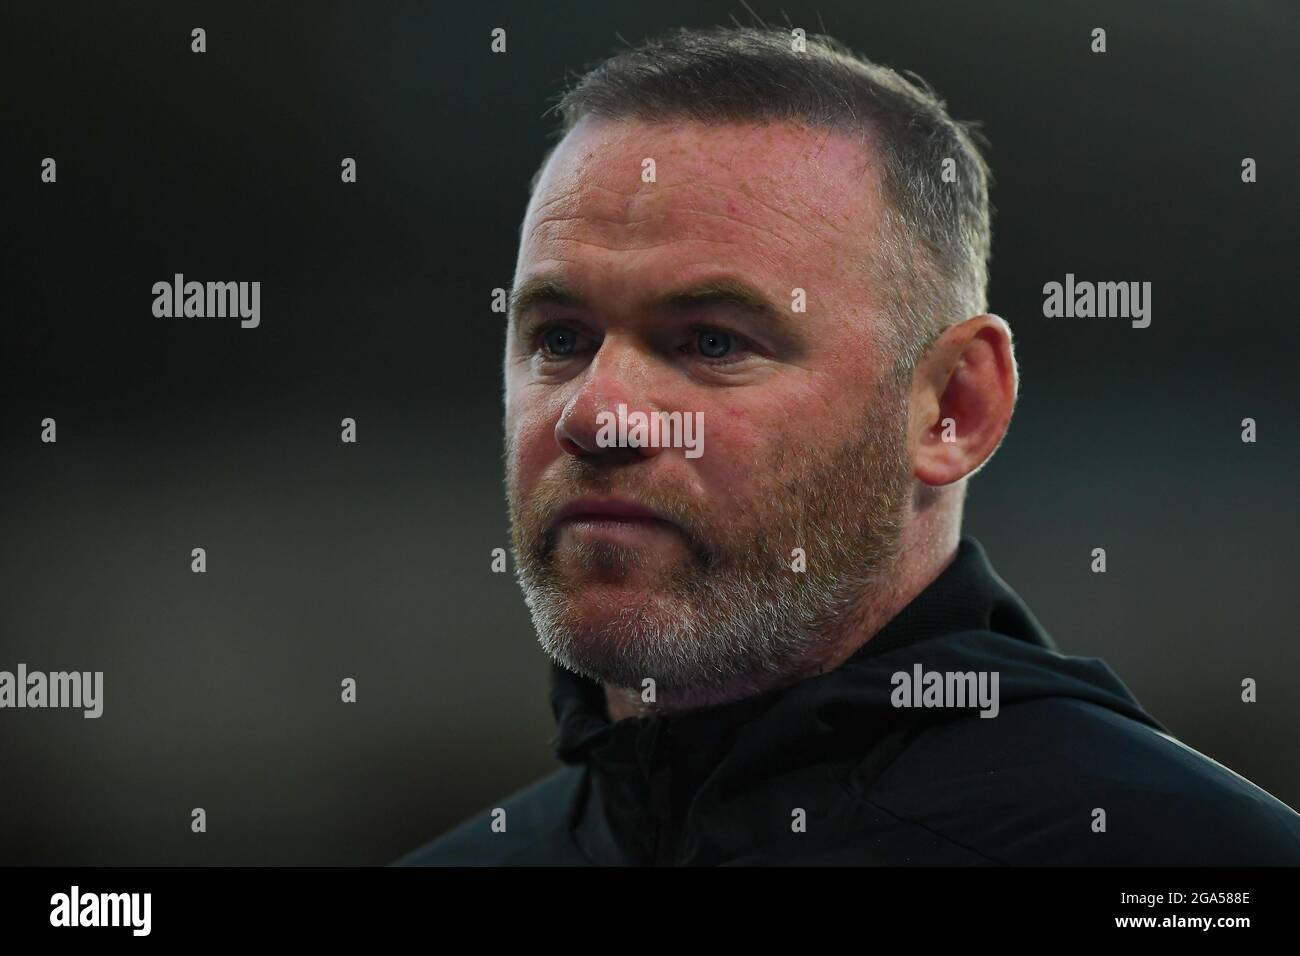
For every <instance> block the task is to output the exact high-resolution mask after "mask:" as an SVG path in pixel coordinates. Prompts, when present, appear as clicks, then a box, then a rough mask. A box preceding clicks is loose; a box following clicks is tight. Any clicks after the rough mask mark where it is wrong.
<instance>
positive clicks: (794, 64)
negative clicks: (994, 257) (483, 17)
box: [533, 26, 993, 371]
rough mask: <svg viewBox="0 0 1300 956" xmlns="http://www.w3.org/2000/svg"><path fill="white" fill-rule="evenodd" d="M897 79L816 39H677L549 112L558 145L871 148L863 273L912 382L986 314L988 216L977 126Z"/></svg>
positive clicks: (635, 55) (766, 35) (624, 60)
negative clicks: (654, 137) (954, 332)
mask: <svg viewBox="0 0 1300 956" xmlns="http://www.w3.org/2000/svg"><path fill="white" fill-rule="evenodd" d="M797 40H801V41H802V48H801V49H800V48H799V47H800V45H801V44H800V43H798V42H796V41H797ZM909 76H910V77H911V78H912V79H910V80H909V79H906V78H904V77H903V76H901V75H899V74H898V73H896V72H895V71H894V70H892V69H890V68H889V67H886V66H882V65H879V64H876V63H872V62H871V61H870V60H868V59H866V58H865V57H862V56H860V55H857V54H855V53H853V52H852V51H850V50H849V49H848V48H847V47H845V46H844V45H843V44H841V43H840V42H839V41H837V40H835V39H833V38H832V37H829V36H825V35H821V34H814V35H810V36H806V37H803V36H799V35H797V34H796V33H795V32H794V31H785V30H781V29H774V28H767V27H762V28H759V27H739V26H738V27H725V26H720V27H709V28H705V29H687V28H682V29H680V30H677V31H673V32H671V33H667V34H664V35H662V36H659V37H656V38H653V39H650V40H646V41H645V42H643V43H642V44H640V45H639V46H636V47H632V48H629V49H626V50H621V51H619V52H618V53H616V54H614V55H613V56H611V57H610V58H608V59H606V60H604V61H603V62H601V63H599V64H597V65H596V66H595V67H593V68H592V69H590V70H589V71H588V72H587V73H586V74H585V75H583V76H581V77H580V78H578V80H577V82H576V83H575V84H574V85H573V86H571V87H570V89H568V90H567V92H565V93H563V94H562V95H561V97H560V98H559V101H558V102H557V103H556V105H555V106H554V107H552V110H551V111H548V112H557V113H558V114H559V115H560V116H561V117H562V120H563V123H562V128H561V129H560V130H559V133H560V135H563V134H565V133H567V132H569V131H570V130H571V129H573V127H574V126H575V125H577V123H578V121H579V120H581V119H582V118H583V117H586V116H593V117H597V118H604V119H613V120H619V119H631V120H642V121H648V122H657V121H664V120H670V121H671V120H679V119H685V120H693V121H698V122H703V123H708V124H720V123H728V122H769V121H788V122H796V123H802V124H804V125H808V126H811V127H814V128H824V129H828V130H831V131H834V132H839V133H843V134H847V135H850V136H854V137H856V138H858V139H859V141H860V142H861V143H863V145H864V146H865V145H866V144H867V143H868V142H870V143H872V144H873V145H874V150H875V151H874V156H875V158H876V160H877V161H878V162H879V164H880V182H881V187H882V190H883V192H884V195H883V196H881V197H880V199H881V200H882V201H881V204H880V205H881V208H882V210H883V214H882V230H881V232H882V234H881V237H880V240H881V241H880V246H879V248H878V249H877V250H876V254H875V255H874V256H871V257H870V258H869V260H868V262H867V264H868V266H869V267H870V268H871V270H872V274H873V276H874V277H875V279H876V280H877V281H878V282H879V283H880V285H881V287H882V289H883V290H884V295H885V300H886V301H885V308H886V309H887V311H888V313H889V314H890V316H891V317H892V318H893V320H894V321H893V322H892V323H891V328H892V329H893V330H894V334H895V336H896V341H895V342H894V343H893V349H894V358H895V368H896V370H898V371H904V370H907V371H910V370H911V369H912V368H914V367H915V364H916V361H917V360H918V359H919V358H920V357H921V355H923V354H924V352H925V350H926V349H927V348H929V346H930V345H931V344H932V343H933V341H934V340H935V339H936V338H937V337H938V336H939V335H941V334H942V333H943V331H944V330H945V329H946V328H947V327H948V326H949V325H952V324H954V323H956V322H959V321H962V320H964V319H966V318H969V317H970V316H972V315H978V314H980V313H982V312H984V311H985V310H986V309H987V287H988V262H989V259H990V240H991V220H992V212H993V210H992V206H991V204H990V202H989V187H990V185H991V182H992V175H991V173H990V171H989V168H988V165H987V163H986V162H985V160H984V157H983V155H982V154H981V152H980V145H981V144H983V145H984V146H985V147H987V146H988V142H987V140H986V139H985V138H984V136H983V135H982V133H981V132H980V130H979V124H978V123H977V122H961V121H957V120H954V119H952V118H951V117H950V116H949V115H948V112H947V109H946V106H945V104H944V102H943V100H941V99H940V98H939V97H938V95H937V94H936V93H935V92H934V91H933V90H932V89H931V88H930V87H929V85H928V84H926V82H925V81H924V80H922V79H921V78H920V77H919V76H917V75H916V74H914V73H909ZM548 158H549V155H548ZM948 160H951V161H952V162H951V164H947V163H946V161H948ZM545 165H546V162H545V161H543V163H542V169H544V168H545ZM945 165H948V166H949V170H950V171H951V173H952V174H953V175H950V176H948V177H946V178H945V175H944V173H945ZM542 169H539V170H538V172H537V175H536V176H534V178H533V188H534V189H535V188H536V185H537V181H538V179H539V178H540V175H541V172H542Z"/></svg>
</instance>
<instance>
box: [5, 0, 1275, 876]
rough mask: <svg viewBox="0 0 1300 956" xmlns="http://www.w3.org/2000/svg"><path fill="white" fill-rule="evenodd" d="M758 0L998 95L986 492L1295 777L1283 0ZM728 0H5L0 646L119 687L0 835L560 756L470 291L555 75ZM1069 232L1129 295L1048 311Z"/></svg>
mask: <svg viewBox="0 0 1300 956" xmlns="http://www.w3.org/2000/svg"><path fill="white" fill-rule="evenodd" d="M752 5H753V8H754V10H755V11H756V12H757V13H758V14H759V15H760V16H762V17H763V18H765V19H767V20H769V21H776V22H784V20H785V17H784V16H783V11H784V13H785V14H788V16H789V19H790V21H791V22H792V23H793V24H794V25H796V26H801V27H804V28H805V29H806V30H808V32H809V33H812V32H820V31H821V29H822V27H823V25H824V27H825V29H826V30H827V31H829V32H830V33H832V34H833V35H835V36H837V37H838V38H839V39H841V40H843V41H844V42H846V43H848V44H849V45H850V46H852V47H854V48H855V49H857V50H860V51H861V52H863V53H866V54H867V55H868V56H870V57H872V58H873V59H876V60H878V61H881V62H884V63H887V64H889V65H891V66H894V67H895V68H899V69H909V70H913V71H916V72H917V73H919V74H920V75H921V76H923V77H924V78H925V79H926V80H928V81H929V82H930V83H931V84H933V85H934V86H935V88H936V89H937V90H938V91H939V92H940V93H941V94H942V95H943V96H944V97H945V98H946V99H947V100H948V103H949V106H950V108H951V110H952V112H953V114H954V115H955V116H957V117H958V118H961V119H980V120H982V121H983V122H984V129H985V132H986V134H987V135H988V136H989V138H990V139H991V141H992V144H993V149H992V152H991V154H990V159H991V162H992V165H993V169H994V172H995V175H996V179H997V182H996V186H995V189H994V193H993V198H994V202H995V205H996V207H997V210H998V213H997V217H996V219H995V223H994V234H995V242H994V261H993V267H992V275H993V281H992V289H991V293H990V296H991V305H992V309H993V311H996V312H998V313H999V314H1001V315H1003V316H1005V317H1006V318H1007V319H1008V321H1009V322H1010V323H1011V325H1012V327H1013V329H1014V331H1015V335H1016V340H1017V345H1018V352H1017V354H1018V357H1019V360H1020V363H1021V373H1022V383H1021V384H1022V391H1021V401H1020V405H1019V407H1018V410H1017V413H1016V417H1015V419H1014V421H1013V423H1012V427H1011V431H1010V434H1009V436H1008V438H1007V440H1006V442H1005V444H1004V445H1003V447H1002V449H1001V450H1000V451H999V452H998V454H997V456H996V457H995V459H994V460H993V461H992V462H991V464H990V465H989V466H988V467H987V468H986V469H985V470H984V471H983V472H982V473H981V474H980V475H979V476H978V478H976V479H975V480H974V482H973V483H972V487H971V494H970V498H969V502H968V510H967V519H966V527H967V531H968V532H969V533H971V534H973V535H974V536H975V537H977V538H979V539H980V540H981V541H982V542H983V543H984V545H985V546H986V548H987V549H988V552H989V554H990V556H991V558H992V560H993V562H994V565H995V567H996V568H997V569H998V570H999V572H1000V573H1001V575H1002V576H1003V577H1004V578H1005V579H1006V580H1007V581H1008V582H1009V583H1010V584H1011V585H1012V586H1013V587H1014V588H1015V589H1016V590H1017V591H1018V592H1019V593H1020V594H1021V595H1022V596H1023V597H1024V598H1025V599H1026V601H1027V602H1028V603H1029V605H1030V607H1032V608H1033V609H1034V611H1035V613H1036V615H1037V616H1038V617H1039V619H1040V620H1041V621H1042V622H1043V623H1044V625H1045V626H1046V627H1047V628H1048V629H1049V630H1050V631H1051V632H1052V633H1053V634H1054V636H1055V637H1056V640H1057V642H1058V643H1059V645H1060V646H1061V648H1062V650H1064V651H1065V652H1067V653H1072V654H1079V655H1085V656H1100V657H1103V658H1105V659H1106V660H1107V661H1108V662H1109V663H1110V664H1111V666H1112V667H1114V668H1115V670H1116V671H1117V672H1118V673H1119V674H1120V676H1121V677H1122V678H1123V679H1124V680H1125V681H1126V682H1127V683H1128V684H1129V686H1130V687H1131V688H1132V689H1133V690H1134V692H1135V693H1136V694H1137V695H1138V697H1139V699H1141V700H1142V701H1143V703H1144V704H1145V705H1147V707H1148V708H1149V709H1150V710H1151V711H1152V712H1153V713H1154V714H1155V715H1156V716H1157V717H1159V718H1160V719H1162V720H1163V721H1164V722H1165V723H1166V724H1167V725H1168V726H1169V727H1170V728H1171V729H1172V730H1173V731H1174V733H1175V734H1176V735H1178V736H1179V737H1180V738H1181V739H1182V740H1184V741H1185V742H1186V743H1188V744H1189V745H1191V746H1193V747H1195V748H1197V749H1199V750H1201V751H1203V752H1204V753H1206V754H1208V755H1210V756H1212V757H1214V758H1215V759H1217V760H1219V761H1220V762H1222V763H1225V764H1226V765H1228V766H1229V767H1231V768H1233V769H1234V770H1236V771H1238V772H1239V773H1242V774H1243V775H1245V776H1246V777H1248V778H1250V779H1251V780H1253V781H1255V782H1256V783H1258V784H1259V785H1260V786H1262V787H1264V788H1265V789H1266V790H1269V791H1270V792H1272V793H1273V794H1275V795H1276V796H1278V797H1279V798H1280V799H1282V800H1285V801H1287V802H1288V803H1290V804H1292V805H1293V806H1295V805H1297V804H1300V753H1298V752H1297V745H1296V730H1297V724H1298V723H1300V679H1298V678H1297V664H1298V663H1300V651H1297V627H1296V623H1295V621H1296V617H1295V611H1294V601H1295V595H1296V583H1295V582H1296V576H1297V571H1300V557H1298V556H1297V551H1296V546H1295V542H1296V539H1297V532H1298V531H1300V528H1298V527H1297V525H1298V521H1297V510H1296V507H1295V504H1294V495H1295V484H1296V473H1297V465H1300V441H1297V424H1296V423H1297V420H1298V419H1300V392H1298V390H1297V387H1296V384H1295V374H1296V366H1297V361H1296V356H1297V352H1298V351H1300V349H1298V346H1300V332H1298V331H1297V327H1298V323H1297V318H1296V316H1295V315H1294V314H1293V299H1292V294H1293V292H1294V289H1295V272H1294V270H1295V266H1294V262H1295V253H1296V248H1297V247H1296V242H1295V238H1294V228H1295V222H1296V219H1297V215H1296V214H1297V212H1298V211H1300V184H1298V182H1297V174H1296V160H1297V157H1300V142H1298V140H1300V135H1298V134H1297V129H1298V124H1297V121H1296V115H1295V110H1296V105H1295V104H1296V103H1297V102H1300V82H1298V80H1297V67H1296V59H1295V55H1296V50H1297V49H1300V8H1297V6H1296V5H1295V4H1293V3H1290V2H1281V0H1279V2H1263V0H1255V2H1247V0H1238V2H1235V3H1232V4H1225V3H1210V2H1190V0H1178V2H1173V0H1171V2H1163V3H1142V4H1135V3H1131V2H1123V3H1097V2H1093V0H1089V2H1086V3H1083V2H1077V3H1052V4H1043V3H1039V2H1023V3H998V4H991V5H989V4H967V3H956V2H952V3H947V2H945V3H938V2H920V0H903V2H891V3H882V2H872V3H864V2H862V0H854V2H842V3H840V2H820V3H816V4H812V3H808V4H803V3H795V2H792V0H782V2H781V4H780V5H776V4H768V3H761V2H757V0H753V4H752ZM733 15H734V16H735V17H736V18H737V19H740V20H741V21H742V22H750V18H749V15H748V14H747V13H746V10H745V7H744V6H743V4H740V3H705V2H700V0H689V2H686V0H681V2H678V0H657V2H656V3H654V4H644V3H604V2H602V3H599V4H596V3H590V4H585V5H583V6H581V7H578V6H571V5H557V4H536V3H522V2H516V3H500V2H485V3H476V4H467V5H464V6H462V7H461V8H460V9H459V10H453V9H451V8H449V7H448V6H446V5H442V4H433V3H385V4H361V3H354V4H346V5H340V4H325V3H274V4H252V3H242V4H230V3H215V2H214V3H206V4H185V3H174V2H149V3H135V2H133V3H129V4H126V3H121V4H104V3H87V4H82V5H76V4H69V3H40V4H34V3H21V4H20V3H10V4H6V6H5V10H4V13H3V23H2V25H0V44H2V46H0V51H2V52H3V55H2V56H0V80H2V81H3V110H4V112H3V129H4V141H5V146H4V149H3V150H2V151H0V173H2V175H3V187H2V189H3V203H2V206H3V211H2V212H0V221H3V223H4V236H5V243H6V247H7V248H6V250H5V253H4V257H3V269H4V275H3V301H2V302H0V316H2V320H3V326H2V333H0V389H3V392H2V395H3V401H2V403H0V410H2V415H0V541H2V542H3V547H2V548H0V669H2V670H10V671H13V670H15V669H16V666H17V664H18V663H19V662H23V663H26V664H27V665H28V667H29V668H32V669H36V670H45V671H52V670H66V669H75V670H91V671H93V670H102V671H104V672H105V678H104V680H105V690H104V696H105V704H104V715H103V717H101V718H100V719H99V720H86V719H83V718H82V716H81V714H80V712H79V711H55V710H44V711H41V710H4V711H0V863H9V864H14V863H18V864H153V863H162V864H180V863H197V864H235V863H255V864H256V863H267V864H296V863H300V864H354V863H365V864H369V863H384V862H388V861H390V860H392V859H393V858H395V857H396V856H398V855H400V854H401V853H404V852H405V851H407V850H409V849H411V848H413V847H414V846H415V845H417V844H418V843H420V842H423V841H424V840H426V839H428V838H430V837H432V836H434V835H436V834H437V833H439V832H441V831H442V830H443V829H445V828H446V827H448V826H450V825H451V824H453V823H454V822H457V821H459V820H460V819H462V818H463V817H465V816H466V815H468V814H469V813H471V812H472V811H475V810H477V809H480V808H482V807H483V806H486V805H493V804H494V802H495V801H496V800H497V799H498V798H500V797H502V796H504V795H505V794H506V793H508V792H510V791H512V790H514V789H516V788H517V787H519V786H522V785H524V784H525V783H527V782H529V781H531V780H533V779H534V778H536V777H537V776H539V775H541V774H542V773H544V772H546V771H547V770H548V769H549V768H551V767H552V766H554V763H553V758H552V756H551V753H550V750H549V746H548V741H549V739H550V735H551V732H552V729H553V724H552V720H551V716H550V713H549V707H548V686H547V673H548V668H547V662H546V660H545V658H544V657H543V655H542V653H541V651H540V650H539V649H538V647H537V644H536V640H535V637H534V635H533V633H532V629H531V626H530V622H529V619H528V614H527V611H526V609H525V607H524V605H523V601H522V599H521V597H520V595H519V592H518V589H517V587H516V585H515V583H514V580H513V577H512V575H508V574H493V573H491V571H490V561H491V551H492V549H493V548H496V547H506V546H507V544H508V531H507V520H506V514H505V508H504V498H503V493H502V490H501V475H502V471H501V441H500V419H501V406H500V387H501V379H500V368H499V364H500V362H499V352H500V349H501V346H502V342H503V325H502V321H501V317H500V316H499V315H496V314H494V313H493V312H491V310H490V302H491V291H492V289H493V288H494V287H498V286H500V287H506V286H508V285H509V284H510V281H511V275H512V271H513V265H514V255H515V242H516V237H517V231H518V224H519V220H520V217H521V215H522V212H523V208H524V204H525V201H526V190H527V184H528V181H529V177H530V176H531V175H532V173H533V171H534V169H535V168H536V166H537V164H538V162H539V160H540V158H541V156H542V153H543V150H544V148H545V146H546V145H547V143H548V142H549V140H548V139H547V135H548V132H549V130H550V129H551V125H552V124H551V122H550V121H549V120H548V119H546V118H544V117H543V115H542V114H543V111H544V110H545V109H546V107H547V106H548V105H549V104H550V102H551V98H552V97H553V96H554V95H555V94H556V93H557V92H558V91H559V90H560V88H561V86H562V84H563V82H564V80H565V77H566V75H567V74H568V73H569V71H574V70H578V69H580V68H581V67H583V66H584V65H585V64H588V63H590V62H591V61H593V60H595V59H597V58H599V57H601V56H604V55H606V54H608V53H610V52H613V50H614V49H616V48H617V47H618V46H620V45H621V41H622V39H626V40H627V41H629V42H636V41H637V40H639V39H641V38H643V37H645V36H646V35H647V34H651V33H657V32H659V31H661V30H663V29H665V28H669V27H675V26H680V25H705V24H713V23H723V22H729V21H730V19H731V17H732V16H733ZM194 27H203V28H204V29H206V31H207V44H208V49H207V52H206V53H204V54H201V55H200V54H194V53H191V52H190V42H191V40H190V31H191V29H192V28H194ZM494 27H504V28H505V29H506V30H507V52H506V53H505V54H503V55H494V54H493V53H491V52H490V50H489V40H490V37H489V34H490V31H491V30H492V29H493V28H494ZM1094 27H1104V28H1105V29H1106V30H1107V42H1108V52H1106V53H1105V54H1102V55H1094V54H1092V53H1091V52H1090V51H1089V46H1090V33H1091V30H1092V29H1093V28H1094ZM46 156H50V157H54V158H55V159H56V160H57V161H58V182H57V184H56V185H47V184H42V183H41V182H40V178H39V175H40V163H41V160H42V159H43V158H44V157H46ZM1247 156H1249V157H1253V158H1254V159H1256V160H1257V162H1258V170H1259V181H1258V182H1257V183H1255V184H1252V185H1247V184H1243V183H1242V181H1241V176H1240V172H1241V160H1242V158H1243V157H1247ZM343 157H354V158H355V159H356V160H357V163H358V182H357V183H356V184H355V185H344V184H342V183H341V182H340V179H339V173H340V162H341V160H342V158H343ZM176 272H182V273H184V274H185V275H186V276H187V278H193V279H198V280H200V281H206V280H253V279H257V280H260V281H261V282H262V303H261V308H262V321H261V326H260V328H257V329H249V330H245V329H241V328H240V327H239V322H238V320H236V319H158V318H154V317H153V315H152V311H151V309H152V302H153V295H152V292H151V287H152V285H153V283H154V282H156V281H159V280H167V281H170V279H171V277H172V275H173V273H176ZM1067 272H1073V273H1074V274H1075V275H1076V276H1077V277H1078V278H1080V279H1092V280H1134V281H1150V282H1152V283H1153V287H1154V288H1153V295H1152V304H1153V313H1152V315H1153V318H1152V323H1151V326H1150V328H1147V329H1142V330H1140V329H1133V328H1131V327H1130V325H1129V323H1128V322H1127V321H1126V320H1123V319H1045V318H1044V317H1043V316H1042V286H1043V284H1044V283H1045V282H1048V281H1052V280H1056V281H1060V280H1062V279H1063V278H1064V276H1065V274H1066V273H1067ZM47 416H49V417H53V418H55V419H57V422H58V443H57V444H53V445H49V444H42V443H41V441H40V422H41V419H43V418H45V417H47ZM345 416H349V417H353V418H355V419H356V420H357V423H358V434H359V441H358V443H357V444H355V445H345V444H342V443H341V442H340V441H339V431H340V428H339V422H340V419H342V418H343V417H345ZM1247 416H1249V417H1253V418H1255V419H1256V420H1257V421H1258V423H1259V425H1258V427H1259V440H1258V442H1257V443H1256V444H1243V443H1242V442H1241V440H1240V432H1241V426H1240V422H1241V420H1242V418H1244V417H1247ZM194 547H204V548H206V549H207V555H208V571H207V573H206V574H193V573H191V571H190V560H191V559H190V551H191V549H192V548H194ZM1094 547H1104V548H1106V549H1107V553H1108V564H1109V571H1108V573H1106V574H1104V575H1095V574H1092V573H1091V572H1090V570H1089V562H1090V552H1091V550H1092V549H1093V548H1094ZM512 569H513V565H512ZM344 677H354V678H356V680H357V682H358V701H357V703H355V704H350V705H349V704H343V703H341V701H340V689H339V686H340V681H341V680H342V679H343V678H344ZM1244 677H1253V678H1255V679H1256V680H1257V681H1258V682H1259V701H1258V703H1255V704H1252V705H1248V704H1243V703H1242V702H1241V699H1240V694H1241V687H1240V685H1241V681H1242V679H1243V678H1244ZM194 807H203V808H205V809H206V811H207V813H208V832H207V833H206V834H205V835H195V834H193V833H191V831H190V810H191V809H192V808H194Z"/></svg>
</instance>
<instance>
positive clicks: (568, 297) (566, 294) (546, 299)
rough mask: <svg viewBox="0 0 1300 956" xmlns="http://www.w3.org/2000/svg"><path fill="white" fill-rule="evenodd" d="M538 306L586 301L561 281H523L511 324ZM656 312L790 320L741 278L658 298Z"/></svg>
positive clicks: (579, 305)
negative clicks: (726, 310) (707, 310)
mask: <svg viewBox="0 0 1300 956" xmlns="http://www.w3.org/2000/svg"><path fill="white" fill-rule="evenodd" d="M539 305H557V306H568V307H573V308H584V307H585V306H586V305H587V302H586V300H585V299H584V298H583V297H582V296H581V295H579V294H578V293H577V292H576V291H575V290H573V289H572V288H571V287H570V286H568V285H567V284H565V282H564V281H563V280H561V279H559V278H556V277H553V276H534V277H531V278H528V279H525V280H524V281H523V282H520V283H519V285H518V286H516V287H515V288H514V289H513V290H512V292H511V294H510V310H509V311H510V321H511V322H513V323H517V322H518V321H519V320H520V319H521V318H522V317H523V316H524V315H525V314H526V313H527V312H528V311H529V310H530V309H532V308H534V307H536V306H539ZM647 305H648V307H649V308H650V309H653V310H655V311H661V310H667V311H679V312H684V311H689V310H690V309H692V308H695V307H699V306H704V307H707V306H710V305H724V306H731V307H733V308H736V309H739V310H740V311H742V312H745V313H748V314H749V315H753V316H755V317H758V318H768V319H777V320H779V321H782V322H784V321H785V320H787V319H788V315H787V312H786V310H784V309H782V308H781V307H780V306H778V305H776V304H775V303H774V302H773V301H772V300H771V299H769V298H768V297H767V296H766V295H764V294H763V293H762V292H760V291H758V290H757V289H756V288H754V287H753V286H751V285H749V284H748V283H746V282H742V281H740V280H739V279H710V280H707V281H705V282H701V283H699V284H698V285H693V286H688V287H686V288H684V289H677V290H674V291H672V292H668V293H665V294H664V295H661V296H658V297H656V298H654V299H652V300H651V301H649V302H648V303H647Z"/></svg>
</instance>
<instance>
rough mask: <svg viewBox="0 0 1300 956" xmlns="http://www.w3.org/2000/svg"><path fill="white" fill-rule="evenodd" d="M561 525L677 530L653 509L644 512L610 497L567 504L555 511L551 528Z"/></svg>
mask: <svg viewBox="0 0 1300 956" xmlns="http://www.w3.org/2000/svg"><path fill="white" fill-rule="evenodd" d="M563 524H595V525H602V524H603V525H610V526H627V527H638V526H645V527H650V526H654V525H659V526H663V527H664V528H676V527H677V526H676V525H675V524H674V523H673V522H672V521H669V520H668V519H667V518H665V517H664V516H663V515H661V514H659V513H658V512H657V511H655V510H654V509H653V508H647V507H646V506H645V505H642V504H638V503H637V502H635V501H632V500H630V499H627V498H610V497H601V498H595V497H587V498H577V499H575V500H573V501H571V502H569V503H568V504H567V505H565V506H564V507H563V508H561V509H560V510H559V512H558V513H557V514H556V516H555V520H554V522H553V526H554V527H559V526H561V525H563Z"/></svg>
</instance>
